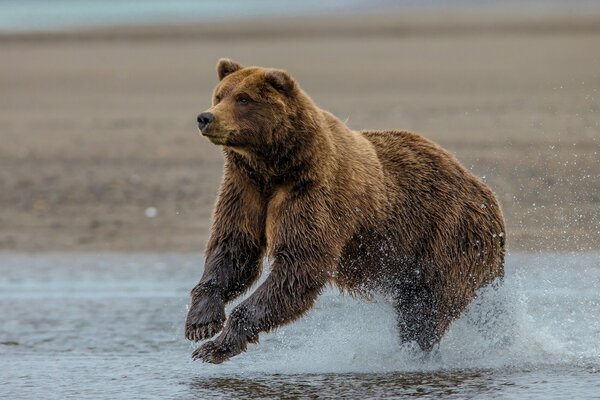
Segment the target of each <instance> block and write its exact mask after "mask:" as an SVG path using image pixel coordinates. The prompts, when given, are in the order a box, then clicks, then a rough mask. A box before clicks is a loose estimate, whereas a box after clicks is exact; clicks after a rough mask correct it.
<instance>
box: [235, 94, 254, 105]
mask: <svg viewBox="0 0 600 400" xmlns="http://www.w3.org/2000/svg"><path fill="white" fill-rule="evenodd" d="M236 101H237V102H238V104H241V105H246V104H248V103H250V101H251V100H250V98H249V97H248V96H239V97H238V98H237V99H236Z"/></svg>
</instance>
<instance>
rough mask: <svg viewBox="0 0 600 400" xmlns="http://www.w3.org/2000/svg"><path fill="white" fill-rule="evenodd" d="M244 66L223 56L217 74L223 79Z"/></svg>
mask: <svg viewBox="0 0 600 400" xmlns="http://www.w3.org/2000/svg"><path fill="white" fill-rule="evenodd" d="M242 68H243V67H242V66H241V65H240V64H238V63H236V62H235V61H233V60H230V59H229V58H221V59H220V60H219V62H218V63H217V74H218V75H219V80H220V81H222V80H223V78H225V77H226V76H227V75H229V74H232V73H234V72H235V71H237V70H240V69H242Z"/></svg>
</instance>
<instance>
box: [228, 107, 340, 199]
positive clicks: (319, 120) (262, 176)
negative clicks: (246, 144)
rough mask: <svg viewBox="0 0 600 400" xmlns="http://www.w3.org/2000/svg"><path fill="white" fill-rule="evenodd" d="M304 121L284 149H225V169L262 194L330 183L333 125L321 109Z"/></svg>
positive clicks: (278, 147) (333, 154)
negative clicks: (289, 186)
mask: <svg viewBox="0 0 600 400" xmlns="http://www.w3.org/2000/svg"><path fill="white" fill-rule="evenodd" d="M311 114H312V115H313V116H314V117H312V118H302V123H301V124H300V125H299V126H296V127H294V130H293V131H292V134H291V135H287V138H288V139H287V140H286V141H285V143H283V144H282V145H280V146H274V147H273V148H271V149H269V150H268V151H264V152H260V151H258V152H256V151H253V152H252V153H244V152H239V151H237V150H233V149H229V148H225V160H226V161H225V168H226V169H231V170H232V171H231V172H235V173H236V174H239V175H241V176H243V177H245V178H246V179H247V180H248V182H249V183H251V184H252V185H254V186H256V187H257V189H258V190H259V191H260V192H261V193H269V192H272V191H273V190H275V189H276V188H277V187H278V186H281V185H285V184H290V183H291V184H294V185H296V184H303V183H311V184H318V183H319V182H326V181H327V180H328V179H329V177H330V176H331V174H332V173H333V170H334V167H335V159H336V156H335V152H336V151H335V150H336V149H335V146H334V143H333V141H332V140H331V139H332V138H331V132H329V129H330V124H329V123H328V121H326V119H325V115H324V114H323V113H322V112H321V110H318V109H316V110H315V112H313V113H311Z"/></svg>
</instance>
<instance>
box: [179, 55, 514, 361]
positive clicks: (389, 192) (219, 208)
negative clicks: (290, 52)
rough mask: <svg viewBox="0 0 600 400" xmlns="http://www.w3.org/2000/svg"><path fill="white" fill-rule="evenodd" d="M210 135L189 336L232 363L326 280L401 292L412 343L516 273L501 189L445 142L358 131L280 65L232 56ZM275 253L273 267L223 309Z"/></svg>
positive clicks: (220, 67) (439, 330)
mask: <svg viewBox="0 0 600 400" xmlns="http://www.w3.org/2000/svg"><path fill="white" fill-rule="evenodd" d="M217 73H218V77H219V80H220V82H219V84H218V85H217V87H216V88H215V90H214V93H213V102H212V104H213V105H212V107H211V108H210V109H208V111H206V112H203V113H201V114H200V115H199V116H198V125H199V128H200V131H201V133H202V135H203V136H205V137H206V138H207V139H208V140H209V141H210V142H212V143H214V144H217V145H220V146H222V147H223V152H224V157H225V166H224V173H223V181H222V183H221V187H220V189H219V193H218V199H217V202H216V206H215V210H214V215H213V225H212V228H211V231H210V238H209V241H208V244H207V247H206V253H205V255H206V262H205V268H204V273H203V275H202V278H201V279H200V282H199V283H198V285H197V286H196V287H194V289H193V290H192V292H191V305H190V308H189V312H188V316H187V320H186V325H185V336H186V338H187V339H189V340H192V341H200V340H203V339H208V338H211V337H212V336H213V335H215V334H217V333H219V332H220V334H219V335H218V336H217V337H216V338H215V339H214V340H212V341H209V342H206V343H204V344H203V345H202V346H200V347H199V348H198V349H196V350H195V351H194V352H193V358H194V359H200V360H203V361H205V362H210V363H221V362H223V361H225V360H227V359H229V358H230V357H232V356H235V355H237V354H239V353H241V352H243V351H245V350H246V348H247V345H248V343H256V342H258V337H259V333H261V332H269V331H271V330H272V329H275V328H277V327H279V326H282V325H284V324H287V323H289V322H292V321H294V320H296V319H298V318H300V317H301V316H302V315H304V314H305V313H306V312H307V311H308V310H309V309H310V308H311V307H312V305H313V304H314V302H315V300H316V298H317V296H319V294H320V293H321V291H322V290H323V288H324V287H325V286H326V285H327V284H335V285H337V286H338V287H339V288H340V289H341V290H342V291H345V292H349V293H352V294H357V295H365V296H369V295H372V294H374V293H379V294H382V295H384V296H385V297H387V298H388V299H390V300H391V301H392V302H393V304H394V307H395V308H396V310H397V314H398V317H397V318H398V328H399V331H400V339H401V341H402V342H409V341H414V342H416V343H417V344H418V345H419V346H420V347H421V348H422V349H423V350H425V351H430V350H431V349H432V348H433V347H434V345H435V344H437V343H438V342H439V341H440V339H441V338H442V335H443V334H444V332H445V331H446V330H447V328H448V326H449V324H450V323H451V322H452V321H453V320H455V319H456V318H457V317H458V316H459V315H460V314H461V313H462V312H463V311H464V310H465V308H466V307H467V305H468V304H469V302H470V301H471V300H472V299H473V297H474V296H475V294H476V292H477V290H478V289H480V288H482V287H483V286H485V285H487V284H489V283H491V282H492V281H494V280H496V279H497V278H500V277H502V276H503V274H504V247H505V246H504V243H505V239H506V237H505V226H504V221H503V217H502V213H501V210H500V207H499V205H498V202H497V201H496V199H495V197H494V194H493V193H492V191H491V190H490V189H489V188H488V187H486V186H485V185H484V184H483V183H482V182H481V181H480V180H479V179H477V178H476V177H475V176H473V175H472V174H471V173H469V171H467V170H466V169H465V168H464V167H463V166H462V165H461V164H460V163H459V162H458V161H457V160H456V159H455V158H454V157H453V156H452V155H450V154H449V153H448V152H446V151H445V150H444V149H442V148H441V147H440V146H438V145H437V144H435V143H433V142H431V141H430V140H427V139H425V138H424V137H422V136H420V135H417V134H415V133H410V132H405V131H359V132H357V131H352V130H350V129H349V128H348V127H347V126H346V125H345V124H344V123H343V122H341V121H340V120H339V119H337V118H336V117H335V116H333V115H332V114H330V113H329V112H327V111H324V110H321V109H320V108H318V107H317V106H316V105H315V103H314V102H313V101H312V100H311V99H310V97H308V95H307V94H306V93H305V92H304V91H303V90H302V89H301V88H300V86H299V85H298V83H297V82H296V81H295V80H294V79H293V78H292V77H291V76H290V75H289V74H288V73H287V72H286V71H283V70H279V69H270V68H260V67H242V66H241V65H240V64H238V63H236V62H234V61H232V60H229V59H221V60H220V61H219V62H218V64H217ZM264 257H268V259H269V260H270V266H271V271H270V274H269V276H268V277H267V279H266V280H265V281H264V282H263V283H262V284H261V285H260V286H259V287H258V288H257V289H256V290H255V291H254V293H252V294H251V295H250V296H249V297H248V298H247V299H245V300H244V301H242V302H241V303H240V304H239V305H237V306H236V307H235V308H234V309H233V310H232V312H231V313H230V315H229V318H226V316H225V305H226V304H227V303H228V302H231V301H232V300H234V299H235V298H236V297H238V296H240V295H241V294H243V293H244V292H245V291H246V290H247V289H248V288H249V287H250V286H251V285H252V284H253V283H254V282H255V281H256V280H257V279H258V277H259V275H260V274H261V269H262V264H263V258H264Z"/></svg>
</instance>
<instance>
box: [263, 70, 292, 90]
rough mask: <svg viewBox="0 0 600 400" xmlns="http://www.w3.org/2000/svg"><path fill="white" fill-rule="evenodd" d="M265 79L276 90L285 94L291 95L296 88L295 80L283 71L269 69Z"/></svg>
mask: <svg viewBox="0 0 600 400" xmlns="http://www.w3.org/2000/svg"><path fill="white" fill-rule="evenodd" d="M265 79H266V80H267V82H269V83H270V84H271V86H273V87H274V88H275V89H277V90H278V91H280V92H281V93H283V94H287V95H289V94H291V93H292V91H293V90H294V88H295V87H296V82H295V81H294V78H292V77H291V76H290V74H288V73H287V72H286V71H284V70H282V69H269V70H267V72H266V73H265Z"/></svg>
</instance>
